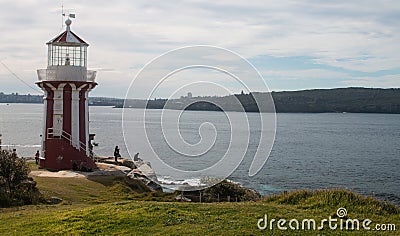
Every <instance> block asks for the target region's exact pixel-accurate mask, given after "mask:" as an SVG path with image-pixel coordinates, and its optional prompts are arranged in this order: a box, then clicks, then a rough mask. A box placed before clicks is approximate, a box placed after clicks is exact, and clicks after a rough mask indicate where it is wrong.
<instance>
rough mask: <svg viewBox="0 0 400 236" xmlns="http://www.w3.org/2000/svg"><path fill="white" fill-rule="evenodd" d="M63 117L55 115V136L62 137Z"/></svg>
mask: <svg viewBox="0 0 400 236" xmlns="http://www.w3.org/2000/svg"><path fill="white" fill-rule="evenodd" d="M62 127H63V116H62V115H58V114H55V115H54V119H53V136H57V137H60V136H61V134H62Z"/></svg>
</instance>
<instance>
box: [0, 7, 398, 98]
mask: <svg viewBox="0 0 400 236" xmlns="http://www.w3.org/2000/svg"><path fill="white" fill-rule="evenodd" d="M61 5H64V9H65V11H66V12H67V13H68V12H69V13H75V14H76V18H75V19H72V20H73V23H72V25H71V29H72V31H73V32H75V33H76V34H78V35H79V36H80V37H81V38H83V39H84V40H85V41H86V42H88V43H89V44H90V47H89V53H88V68H89V69H93V70H96V71H98V73H97V78H96V79H97V83H98V84H99V85H98V86H97V87H96V88H95V89H94V90H93V91H92V92H91V96H107V97H120V98H123V97H124V96H125V94H126V93H127V88H128V87H129V86H130V84H131V82H132V80H134V78H136V77H137V75H138V72H139V71H140V70H141V69H142V68H143V67H144V66H145V65H147V64H148V63H149V61H151V60H152V59H154V58H156V57H158V56H160V55H161V54H164V53H166V52H168V51H171V50H174V49H177V48H181V47H186V46H191V45H210V46H216V47H220V48H225V49H228V50H230V51H232V52H234V53H235V54H237V55H240V56H241V57H243V58H245V59H246V60H248V61H249V62H250V63H251V64H252V65H254V66H255V68H256V69H257V70H258V71H259V73H260V74H261V75H262V77H263V80H264V82H265V83H266V84H267V85H268V88H269V90H272V91H283V90H302V89H315V88H337V87H375V88H392V87H395V88H398V87H400V43H399V42H400V23H399V22H400V1H397V0H394V1H389V0H388V1H385V0H381V1H379V0H374V1H369V0H353V1H338V0H332V1H316V0H303V1H297V0H280V1H269V0H252V1H244V0H240V1H237V0H219V1H211V0H187V1H178V0H171V1H154V0H136V1H129V0H114V1H109V0H99V1H89V0H86V1H85V0H70V1H54V0H51V1H50V0H42V1H36V0H13V1H8V0H0V32H1V34H0V61H1V64H0V91H1V92H5V93H12V92H18V93H20V94H27V93H30V94H40V90H39V89H36V87H35V86H36V85H35V82H36V81H37V80H38V79H37V74H36V69H41V68H46V66H47V65H46V63H47V59H46V58H47V55H46V54H47V49H46V45H45V43H46V42H48V41H49V40H51V39H52V38H53V37H55V36H56V35H58V34H59V33H61V32H62V31H63V28H62V22H63V19H62V16H61ZM64 20H65V18H64ZM7 68H8V69H7ZM193 73H195V72H193ZM193 73H192V74H193ZM196 73H197V72H196ZM184 75H185V74H184V73H182V74H181V76H180V77H184ZM16 77H18V78H20V79H21V80H23V81H24V82H25V83H27V84H28V85H30V86H28V85H26V84H24V83H23V82H21V81H20V80H19V79H17V78H16ZM178 77H179V76H178ZM178 77H177V78H178ZM194 77H195V76H194ZM198 77H199V76H198ZM219 79H221V78H219ZM253 79H254V78H251V76H249V77H247V78H244V81H245V82H246V83H249V84H250V83H251V81H252V80H253ZM169 82H170V85H171V86H174V85H173V80H171V81H169ZM31 87H32V88H31ZM191 89H193V86H192V88H191ZM242 89H243V88H242V87H240V86H236V85H232V86H231V87H230V89H229V91H230V92H240V91H241V90H242ZM251 89H252V90H253V89H254V90H257V87H255V88H251ZM194 90H195V89H194ZM260 90H264V89H260ZM180 92H181V93H177V95H184V93H186V92H187V91H186V90H185V91H184V90H180ZM130 93H136V94H137V96H138V97H143V96H145V95H144V94H140V90H138V91H130ZM212 93H216V94H217V95H219V94H218V91H217V90H212V89H210V90H208V89H203V88H202V89H199V90H197V91H196V90H195V91H193V95H194V96H197V95H211V94H212ZM160 96H168V93H165V94H160Z"/></svg>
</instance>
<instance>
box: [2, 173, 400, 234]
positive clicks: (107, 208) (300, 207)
mask: <svg viewBox="0 0 400 236" xmlns="http://www.w3.org/2000/svg"><path fill="white" fill-rule="evenodd" d="M35 180H36V181H37V182H38V187H39V189H40V190H41V191H42V192H43V193H44V194H46V195H48V196H57V197H61V198H63V199H64V201H63V202H62V203H61V204H59V205H38V206H24V207H18V208H8V209H0V221H1V222H2V224H0V235H87V234H101V235H399V231H398V230H397V231H387V232H377V231H365V230H360V231H344V230H340V229H337V230H329V228H328V227H325V229H324V230H315V231H313V230H298V231H297V230H290V229H289V230H286V231H282V230H279V229H277V226H276V224H275V225H274V227H273V230H270V229H265V230H260V229H258V228H257V222H258V220H259V219H260V218H262V217H263V216H264V215H265V214H268V218H269V219H272V218H274V219H280V218H284V219H286V220H289V219H293V218H295V219H298V220H301V219H308V218H314V219H315V220H316V221H317V222H318V220H322V219H324V218H328V217H329V216H331V217H337V216H335V213H336V210H337V209H338V208H339V207H345V208H346V209H347V211H348V217H349V218H351V219H359V220H360V221H361V220H363V219H366V218H368V219H371V220H372V222H373V223H372V224H371V225H370V226H371V227H374V226H375V224H376V223H380V224H384V223H385V224H387V223H391V224H396V226H397V227H400V209H399V208H398V207H396V206H393V205H391V204H388V203H384V202H380V201H377V200H375V199H372V198H368V197H363V196H359V195H357V194H354V193H352V192H349V191H345V190H321V191H313V192H311V191H296V192H290V193H286V194H281V195H277V196H272V197H268V198H265V199H263V200H261V201H257V202H241V203H180V202H168V201H172V200H173V197H174V195H173V194H166V193H150V192H146V191H144V190H141V192H140V191H138V189H140V188H138V189H136V190H132V189H131V188H129V187H127V185H126V184H124V180H123V179H116V178H113V177H107V178H102V179H94V180H93V179H92V180H88V179H83V178H81V179H79V178H35Z"/></svg>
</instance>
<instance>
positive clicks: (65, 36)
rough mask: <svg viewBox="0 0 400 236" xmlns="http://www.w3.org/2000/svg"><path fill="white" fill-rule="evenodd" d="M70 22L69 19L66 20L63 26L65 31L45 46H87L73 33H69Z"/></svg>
mask: <svg viewBox="0 0 400 236" xmlns="http://www.w3.org/2000/svg"><path fill="white" fill-rule="evenodd" d="M71 23H72V21H71V20H70V19H67V20H66V21H65V24H66V26H67V29H66V30H65V31H64V32H62V33H61V34H59V35H58V36H57V37H55V38H53V39H52V40H50V41H49V42H48V43H47V44H56V45H57V44H58V45H60V44H61V45H69V46H75V45H76V46H80V45H86V46H89V44H87V43H86V42H85V41H84V40H83V39H81V38H80V37H79V36H78V35H76V34H75V33H74V32H72V31H71V29H70V25H71Z"/></svg>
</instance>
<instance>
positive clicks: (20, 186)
mask: <svg viewBox="0 0 400 236" xmlns="http://www.w3.org/2000/svg"><path fill="white" fill-rule="evenodd" d="M28 174H29V167H28V165H27V163H26V161H25V160H24V159H21V158H18V156H17V154H15V153H11V152H9V151H7V150H0V207H9V206H17V205H24V204H34V203H38V202H39V201H40V199H41V194H40V192H39V191H38V189H37V188H36V182H35V181H33V179H32V178H30V177H29V176H28Z"/></svg>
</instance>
